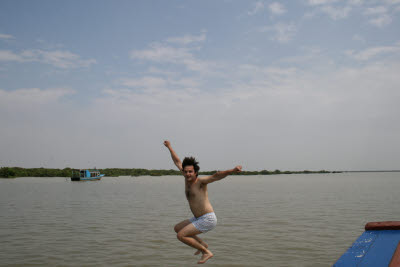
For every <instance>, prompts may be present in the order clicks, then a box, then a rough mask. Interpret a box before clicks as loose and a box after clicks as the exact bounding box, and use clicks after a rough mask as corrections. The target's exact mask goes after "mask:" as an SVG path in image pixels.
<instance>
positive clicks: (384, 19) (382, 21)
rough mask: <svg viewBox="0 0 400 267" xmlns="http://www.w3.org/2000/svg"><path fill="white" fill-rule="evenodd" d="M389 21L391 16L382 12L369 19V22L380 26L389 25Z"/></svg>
mask: <svg viewBox="0 0 400 267" xmlns="http://www.w3.org/2000/svg"><path fill="white" fill-rule="evenodd" d="M391 22H392V17H391V16H389V15H388V14H383V15H381V16H379V17H376V18H373V19H370V20H369V23H370V24H372V25H374V26H376V27H380V28H381V27H384V26H386V25H389V24H390V23H391Z"/></svg>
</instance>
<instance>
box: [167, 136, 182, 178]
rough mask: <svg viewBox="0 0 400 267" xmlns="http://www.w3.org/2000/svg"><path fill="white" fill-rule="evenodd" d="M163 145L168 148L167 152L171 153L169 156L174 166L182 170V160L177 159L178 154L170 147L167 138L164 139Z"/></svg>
mask: <svg viewBox="0 0 400 267" xmlns="http://www.w3.org/2000/svg"><path fill="white" fill-rule="evenodd" d="M164 145H165V146H166V147H167V148H168V150H169V152H170V153H171V158H172V160H173V161H174V163H175V165H176V167H178V169H179V170H180V171H183V169H182V162H181V160H180V159H179V157H178V155H177V154H176V153H175V151H174V150H173V149H172V146H171V143H170V142H169V141H168V140H165V141H164Z"/></svg>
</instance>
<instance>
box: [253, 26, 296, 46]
mask: <svg viewBox="0 0 400 267" xmlns="http://www.w3.org/2000/svg"><path fill="white" fill-rule="evenodd" d="M260 31H261V32H272V33H273V35H272V36H271V40H274V41H277V42H279V43H288V42H289V41H291V40H292V39H293V37H294V35H295V34H296V32H297V28H296V26H295V25H294V24H293V23H277V24H275V25H273V26H266V27H262V28H260Z"/></svg>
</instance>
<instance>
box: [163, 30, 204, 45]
mask: <svg viewBox="0 0 400 267" xmlns="http://www.w3.org/2000/svg"><path fill="white" fill-rule="evenodd" d="M205 40H206V33H205V32H204V31H203V32H202V33H201V34H200V35H191V34H186V35H184V36H180V37H170V38H168V39H167V42H168V43H175V44H180V45H188V44H191V43H198V42H204V41H205Z"/></svg>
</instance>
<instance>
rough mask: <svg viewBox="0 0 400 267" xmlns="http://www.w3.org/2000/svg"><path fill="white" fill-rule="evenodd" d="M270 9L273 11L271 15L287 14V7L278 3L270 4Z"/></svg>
mask: <svg viewBox="0 0 400 267" xmlns="http://www.w3.org/2000/svg"><path fill="white" fill-rule="evenodd" d="M268 8H269V10H270V11H271V13H272V14H274V15H282V14H284V13H286V9H285V7H284V6H283V5H282V4H280V3H278V2H273V3H271V4H269V6H268Z"/></svg>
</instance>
